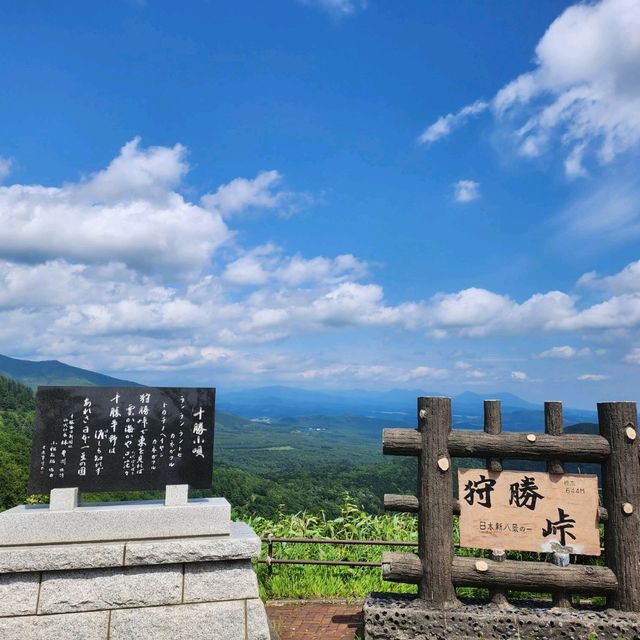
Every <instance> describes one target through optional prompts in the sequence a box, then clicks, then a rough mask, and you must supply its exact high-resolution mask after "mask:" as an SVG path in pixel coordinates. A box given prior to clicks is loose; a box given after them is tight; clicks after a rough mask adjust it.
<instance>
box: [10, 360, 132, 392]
mask: <svg viewBox="0 0 640 640" xmlns="http://www.w3.org/2000/svg"><path fill="white" fill-rule="evenodd" d="M0 375H2V376H7V377H8V378H13V379H14V380H17V381H18V382H21V383H22V384H24V385H26V386H28V387H31V388H32V389H36V388H37V387H38V385H54V386H57V385H61V386H62V385H71V386H83V385H88V386H99V387H109V386H119V387H137V386H140V385H139V384H138V383H137V382H131V381H130V380H120V379H118V378H112V377H111V376H105V375H103V374H101V373H96V372H95V371H89V370H87V369H81V368H79V367H72V366H70V365H68V364H64V362H59V361H58V360H41V361H39V362H33V361H31V360H20V359H18V358H10V357H9V356H3V355H0Z"/></svg>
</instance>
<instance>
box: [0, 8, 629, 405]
mask: <svg viewBox="0 0 640 640" xmlns="http://www.w3.org/2000/svg"><path fill="white" fill-rule="evenodd" d="M0 60H1V65H0V69H1V71H0V73H1V74H2V84H1V86H2V93H1V94H0V185H1V186H0V218H1V222H2V225H1V229H2V231H1V232H0V352H2V353H5V354H7V355H11V356H15V357H23V358H29V359H48V358H57V359H60V360H63V361H65V362H68V363H70V364H74V365H77V366H83V367H88V368H91V369H95V370H100V371H103V372H107V373H112V374H114V375H118V376H122V377H129V378H134V379H136V380H139V381H141V382H146V383H152V384H213V385H215V386H217V387H218V388H220V389H221V390H224V389H225V388H232V387H249V386H259V385H266V384H287V385H291V386H300V387H313V388H327V389H330V388H340V389H344V388H351V387H353V388H367V389H376V388H379V389H388V388H398V387H402V388H411V389H417V390H422V391H423V392H425V393H427V392H431V391H438V392H443V393H451V394H453V393H457V392H459V391H461V390H464V389H472V390H474V391H477V392H478V393H490V392H491V391H495V390H508V391H512V392H514V393H518V394H519V395H522V396H524V397H527V398H529V399H533V400H544V399H559V400H564V401H565V402H567V403H569V404H571V405H574V406H575V405H578V406H592V405H593V403H594V402H595V401H597V400H613V399H616V400H618V399H620V400H624V399H637V398H638V392H637V382H638V379H639V376H638V374H639V373H640V331H639V327H640V255H639V251H638V247H639V239H640V178H639V172H638V166H639V164H638V160H639V150H640V0H602V1H601V2H596V3H580V4H572V3H569V2H551V1H546V0H544V1H542V0H536V1H529V2H525V1H522V2H514V3H506V2H498V1H494V2H491V1H486V2H482V3H479V2H473V1H471V0H467V1H462V0H459V1H458V0H451V1H450V2H446V3H445V2H435V3H431V2H422V1H418V0H415V1H411V0H407V1H403V2H392V1H391V0H367V1H366V2H365V1H364V0H268V1H267V0H259V1H258V0H256V1H249V0H236V1H235V2H224V1H221V0H220V1H211V2H192V3H187V4H186V5H185V4H184V3H175V2H161V1H152V0H148V1H147V2H135V1H133V0H130V1H127V0H122V1H115V2H111V3H93V4H91V5H88V4H87V3H84V2H65V3H59V4H57V5H56V6H55V7H54V6H53V5H51V4H47V3H41V2H21V3H12V4H10V5H8V6H7V7H5V8H4V9H3V20H2V23H1V24H0Z"/></svg>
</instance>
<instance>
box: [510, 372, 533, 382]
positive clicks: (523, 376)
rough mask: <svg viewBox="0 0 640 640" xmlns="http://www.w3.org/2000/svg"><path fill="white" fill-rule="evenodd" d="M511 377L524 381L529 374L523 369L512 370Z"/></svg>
mask: <svg viewBox="0 0 640 640" xmlns="http://www.w3.org/2000/svg"><path fill="white" fill-rule="evenodd" d="M511 378H512V379H513V380H517V381H518V382H524V381H525V380H528V379H529V376H528V375H527V374H526V373H525V372H524V371H512V372H511Z"/></svg>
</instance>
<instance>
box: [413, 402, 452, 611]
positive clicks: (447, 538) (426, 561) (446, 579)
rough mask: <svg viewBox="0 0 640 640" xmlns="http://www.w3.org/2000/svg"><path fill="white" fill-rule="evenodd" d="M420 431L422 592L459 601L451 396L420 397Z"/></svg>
mask: <svg viewBox="0 0 640 640" xmlns="http://www.w3.org/2000/svg"><path fill="white" fill-rule="evenodd" d="M418 431H419V433H420V436H421V441H422V442H421V443H422V448H421V452H420V458H419V464H418V498H419V502H420V508H419V511H418V542H419V555H420V560H421V563H422V577H421V579H420V583H419V586H418V595H419V597H420V598H421V599H423V600H426V601H427V602H429V603H431V604H434V605H437V606H442V607H447V608H448V607H453V606H457V605H458V604H459V602H458V599H457V598H456V591H455V588H454V586H453V582H452V580H451V567H452V564H453V527H452V521H451V514H452V511H453V480H452V476H451V473H452V469H451V464H450V463H449V464H445V463H444V461H445V460H446V461H447V462H449V461H450V458H449V448H448V438H449V432H450V431H451V399H450V398H418Z"/></svg>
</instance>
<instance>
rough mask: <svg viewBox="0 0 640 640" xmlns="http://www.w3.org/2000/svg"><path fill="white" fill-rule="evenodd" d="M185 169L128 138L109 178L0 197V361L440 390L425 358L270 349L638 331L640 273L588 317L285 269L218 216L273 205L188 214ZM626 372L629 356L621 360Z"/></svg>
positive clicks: (560, 305)
mask: <svg viewBox="0 0 640 640" xmlns="http://www.w3.org/2000/svg"><path fill="white" fill-rule="evenodd" d="M185 157H186V151H185V149H183V148H182V147H180V146H179V145H176V146H174V147H151V148H142V146H141V144H140V142H139V141H138V140H134V141H132V142H131V143H128V144H127V145H125V147H123V149H122V150H121V152H120V154H119V155H118V156H117V158H115V159H114V161H113V162H111V163H110V164H109V166H108V167H107V168H106V169H104V170H103V171H99V172H96V173H94V174H91V175H88V176H87V177H86V178H84V179H82V180H80V181H78V182H75V183H69V184H65V185H62V186H58V187H45V186H42V185H30V186H25V185H11V186H6V187H0V219H1V220H2V224H3V228H5V229H9V228H10V229H11V233H10V234H9V233H7V234H5V235H4V236H0V352H8V353H12V354H14V355H18V356H20V355H26V356H32V357H33V356H36V357H37V356H38V355H41V356H42V357H57V358H60V359H63V360H69V361H71V362H73V363H74V364H78V365H80V366H83V365H84V366H88V367H89V368H97V367H100V368H103V369H106V370H111V371H113V370H116V369H121V370H130V371H134V370H135V371H149V370H154V371H161V370H167V371H169V370H172V369H176V370H187V369H189V368H191V369H193V368H198V367H201V368H207V367H210V368H211V367H214V368H215V369H216V371H227V372H235V373H236V374H238V375H245V376H249V375H252V374H257V373H260V374H266V373H267V372H272V373H274V375H276V374H277V375H278V376H279V377H280V379H283V378H286V379H289V380H300V379H301V376H302V374H303V372H306V374H305V376H306V377H303V378H302V379H312V378H313V377H316V378H318V379H327V380H329V379H331V380H333V379H335V378H336V377H337V378H340V379H341V380H343V381H349V380H351V379H355V380H374V379H379V380H383V379H387V380H393V381H399V382H407V383H408V382H410V381H419V380H422V379H424V380H430V379H438V378H440V377H442V378H444V377H446V376H448V375H450V373H449V368H448V365H444V366H443V364H442V362H440V361H438V360H437V359H436V360H431V359H427V361H426V362H425V361H424V360H423V359H422V355H421V354H420V355H419V354H415V355H414V357H413V359H411V358H407V360H406V362H405V364H403V365H402V366H400V365H398V366H395V365H394V366H386V365H384V364H380V362H375V361H374V360H375V358H376V357H378V356H377V355H376V354H371V355H369V354H367V356H366V357H364V358H363V361H361V362H351V363H347V364H341V365H336V364H332V363H329V364H327V363H326V362H325V363H324V364H322V363H321V362H320V361H321V358H301V357H300V355H299V354H293V353H288V354H283V353H282V352H278V351H277V350H276V348H275V346H274V345H275V344H278V345H286V344H295V343H296V341H299V340H301V339H303V338H306V337H307V336H323V335H327V334H329V333H332V334H335V335H336V336H338V337H340V339H343V340H347V341H348V340H350V339H351V338H352V337H356V339H359V338H360V337H362V336H367V335H371V336H373V335H376V336H377V337H381V336H388V335H389V334H390V333H391V332H393V333H394V334H396V335H400V334H404V335H405V336H408V337H409V338H410V339H411V340H414V339H415V340H418V341H419V340H424V339H428V338H429V337H433V338H437V339H439V340H445V339H451V338H463V339H465V340H469V339H476V338H481V337H487V336H501V337H502V336H531V335H533V334H540V335H567V334H569V335H571V334H575V333H576V332H582V333H583V334H585V335H591V334H593V336H594V338H595V337H597V336H598V335H600V336H602V335H604V334H605V333H607V332H611V331H624V332H633V331H637V328H638V327H640V290H638V288H637V287H636V285H635V284H634V283H635V282H636V280H637V274H638V269H639V267H638V264H637V263H631V264H629V265H627V267H625V268H624V269H622V270H621V271H620V272H619V273H617V274H613V275H597V274H595V273H590V274H585V276H583V277H582V278H581V279H580V284H581V286H583V287H590V288H591V289H592V290H593V292H592V293H591V294H590V300H591V299H593V298H594V297H595V298H596V300H595V302H589V303H585V302H584V301H582V300H581V299H580V298H579V297H577V296H575V295H571V294H569V293H566V292H563V291H547V292H537V293H532V294H531V295H529V296H528V297H526V296H525V297H523V298H522V299H514V298H513V297H511V296H508V295H505V294H503V293H500V292H496V291H490V290H488V289H483V288H478V287H469V288H465V289H462V290H459V291H442V292H439V293H435V294H433V295H431V296H430V297H429V298H427V299H423V300H420V299H417V300H411V299H409V300H395V301H393V302H392V301H390V300H389V299H388V298H387V296H386V294H385V290H384V288H383V287H382V286H381V285H380V284H379V283H377V282H376V281H375V280H374V279H373V278H372V276H371V270H372V267H370V266H369V265H367V264H366V263H365V262H363V261H361V260H359V259H358V258H357V257H356V256H354V255H352V254H348V253H346V254H342V255H337V256H323V255H316V256H303V255H300V254H294V255H290V254H287V253H286V252H285V251H284V250H283V249H282V248H280V247H278V246H276V245H275V244H273V243H265V244H262V245H259V246H256V247H253V248H243V247H242V246H240V245H239V244H238V242H237V241H234V242H231V239H232V238H233V237H234V234H233V229H232V228H231V227H230V226H228V225H229V224H230V223H231V222H230V221H233V215H232V216H230V217H229V218H227V219H226V220H225V219H223V217H222V214H221V210H223V209H225V207H226V208H227V209H226V210H234V211H236V212H238V213H240V211H241V209H240V208H239V207H240V205H239V204H238V203H239V202H244V206H247V207H250V206H266V207H269V206H270V200H269V199H267V200H260V199H259V198H256V197H254V195H251V193H254V192H253V191H251V190H249V192H247V193H249V196H247V197H245V196H242V197H240V196H238V198H235V196H234V198H231V196H228V194H229V193H232V192H234V193H236V192H235V191H234V190H233V189H232V190H231V191H229V192H228V194H227V195H222V194H225V191H224V189H222V190H221V189H218V190H217V191H214V192H213V193H214V194H215V193H217V194H218V195H219V198H218V201H217V202H215V203H209V204H208V205H207V206H203V204H202V203H200V204H195V203H194V202H191V201H190V200H189V199H187V198H186V197H185V196H183V195H181V194H180V193H179V191H178V189H179V188H180V185H181V181H182V180H183V179H184V175H185V171H186V170H187V167H186V164H185ZM127 167H131V173H130V174H129V173H128V172H127V170H126V169H127ZM278 175H279V174H278ZM247 182H252V181H251V180H249V181H247ZM145 185H146V186H145ZM268 185H271V186H268ZM267 186H268V189H269V190H270V193H271V196H269V198H271V197H275V198H277V194H278V191H277V189H278V187H277V185H276V183H270V182H269V181H268V180H267V181H263V182H262V187H263V188H267ZM147 187H148V189H147ZM263 190H264V189H263ZM258 191H260V189H258ZM224 203H227V204H224ZM256 203H257V204H256ZM234 207H235V209H234ZM180 274H182V275H180ZM178 276H180V277H178ZM366 332H370V333H369V334H367V333H366ZM574 339H575V337H574V336H572V337H570V338H564V339H562V342H558V343H557V344H560V345H563V342H564V341H565V340H574ZM287 340H289V342H287ZM379 344H381V345H382V344H384V339H383V340H381V341H380V343H379ZM16 345H19V349H21V351H20V352H17V347H16ZM267 346H268V347H269V348H267ZM294 350H295V349H294ZM589 353H592V354H595V355H598V352H590V351H589V350H588V349H586V348H584V349H578V348H576V347H572V346H569V345H567V344H564V345H563V346H556V347H552V348H550V349H547V350H546V351H543V352H542V353H541V354H540V357H543V358H565V359H570V358H573V357H576V358H577V357H579V356H586V355H588V354H589ZM620 357H623V356H620ZM456 358H457V360H456V362H455V363H454V364H453V365H451V368H452V370H453V369H454V368H455V369H456V370H458V372H459V373H462V377H463V379H466V380H470V381H474V380H477V381H480V380H482V379H483V378H484V377H485V376H486V375H488V374H487V373H486V372H485V371H483V370H482V369H479V368H476V367H475V365H472V364H471V363H468V362H466V361H465V360H463V359H462V356H456ZM440 360H442V358H440ZM636 360H638V361H640V357H638V356H637V354H636V352H635V351H632V352H631V353H629V354H628V355H627V357H626V361H627V362H629V363H637V362H636ZM514 366H520V365H514ZM332 367H333V368H332ZM335 367H338V369H335ZM495 371H496V370H494V369H492V370H491V377H492V378H495V377H496V376H495V373H494V372H495ZM521 374H523V372H518V371H515V372H514V375H515V377H514V379H516V380H518V379H520V380H522V379H523V378H522V377H521ZM332 375H333V377H331V376H332ZM507 375H508V372H507ZM584 375H597V374H584ZM518 376H520V377H518ZM385 377H386V378H385ZM526 379H528V380H529V381H532V380H534V379H533V378H531V377H528V378H526Z"/></svg>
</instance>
